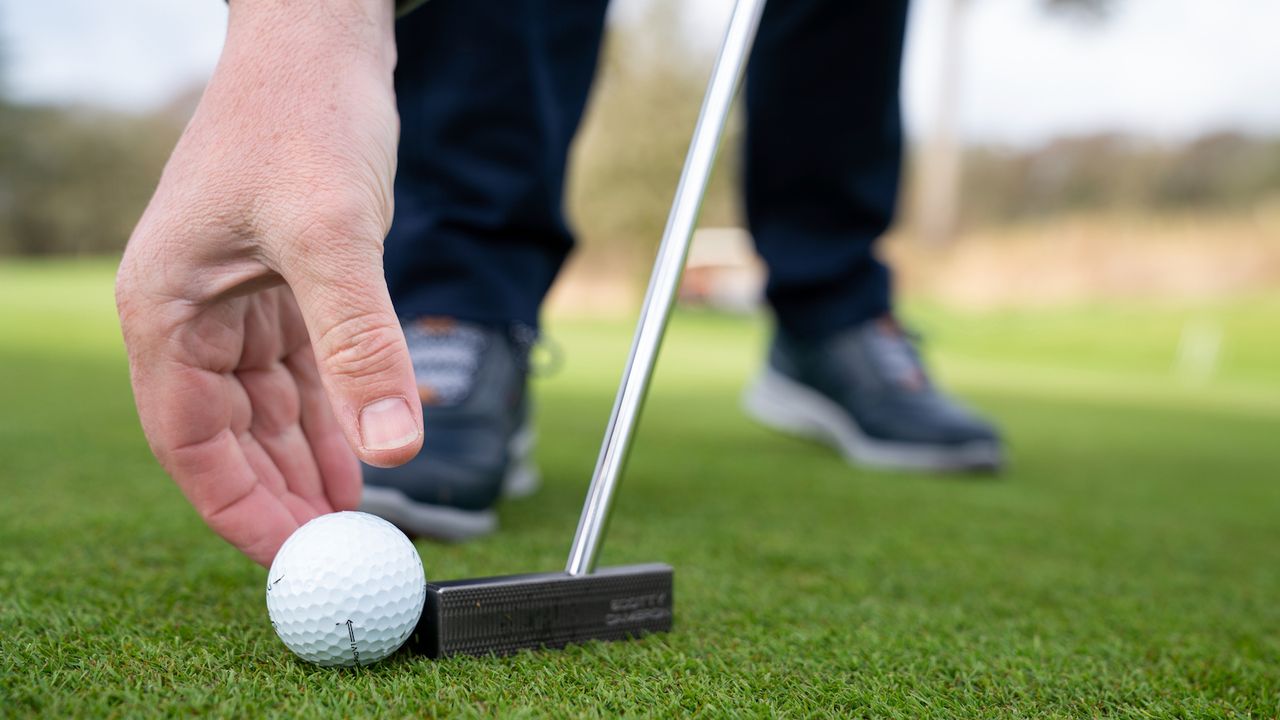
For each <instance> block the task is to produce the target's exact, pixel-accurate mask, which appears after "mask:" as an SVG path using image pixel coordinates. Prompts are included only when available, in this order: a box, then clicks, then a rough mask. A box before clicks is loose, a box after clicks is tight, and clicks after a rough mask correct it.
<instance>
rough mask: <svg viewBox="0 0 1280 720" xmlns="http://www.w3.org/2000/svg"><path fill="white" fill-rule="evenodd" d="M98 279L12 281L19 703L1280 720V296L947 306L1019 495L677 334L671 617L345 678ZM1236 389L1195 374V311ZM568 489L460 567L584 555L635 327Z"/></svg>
mask: <svg viewBox="0 0 1280 720" xmlns="http://www.w3.org/2000/svg"><path fill="white" fill-rule="evenodd" d="M110 282H111V280H110V268H109V267H107V266H106V265H103V264H95V263H88V264H67V263H63V264H58V265H16V264H9V265H0V308H3V310H0V400H2V401H3V406H2V408H3V409H2V410H0V458H2V460H3V462H2V463H0V477H2V478H3V492H4V499H3V501H2V502H0V547H3V551H0V623H2V624H3V628H4V630H3V633H0V715H26V714H36V713H38V714H42V715H47V716H54V717H57V716H67V715H86V716H95V717H98V716H110V715H116V716H128V717H133V716H138V715H147V714H156V715H189V714H194V713H201V714H204V713H210V714H219V715H228V716H239V717H244V716H257V715H282V716H312V715H321V714H323V715H330V716H342V717H346V716H353V715H364V714H382V715H394V716H408V715H457V714H469V715H504V716H505V715H556V716H563V715H595V716H614V715H657V716H667V715H686V714H690V715H706V716H729V715H735V716H736V715H744V714H745V715H755V716H760V715H794V716H828V715H842V716H876V717H890V716H892V717H924V716H931V717H992V716H1022V717H1051V716H1058V717H1082V716H1084V717H1088V716H1105V717H1160V716H1177V717H1209V716H1248V717H1276V716H1277V715H1278V714H1280V374H1278V373H1276V369H1277V368H1278V367H1280V332H1277V330H1278V329H1280V325H1278V324H1277V321H1276V318H1277V316H1278V314H1277V310H1278V309H1280V297H1275V296H1272V297H1263V298H1254V299H1250V300H1248V301H1244V300H1241V301H1234V302H1223V303H1219V304H1216V305H1214V306H1212V307H1199V308H1192V307H1181V306H1173V305H1157V304H1150V303H1148V304H1139V303H1133V304H1128V305H1125V306H1123V307H1120V306H1109V307H1099V308H1081V309H1072V310H1061V311H1036V312H1030V311H1027V312H1017V313H1014V312H1008V313H999V314H987V315H965V314H955V313H948V312H946V311H944V310H942V309H939V308H933V307H928V306H917V307H914V308H912V310H911V312H910V317H911V319H913V320H914V321H915V322H916V324H918V325H919V326H920V327H922V328H923V329H924V330H925V331H926V333H927V335H928V337H929V338H930V340H929V342H928V345H927V347H928V348H929V352H930V355H931V356H932V357H933V359H934V360H935V361H936V363H937V365H938V366H939V368H940V371H941V375H942V376H943V377H944V378H945V380H946V381H947V382H948V383H949V384H951V385H952V386H954V387H955V388H956V389H957V390H959V391H960V392H961V393H962V394H963V395H965V396H966V397H967V398H968V399H969V400H970V401H971V402H973V403H974V404H975V405H977V406H979V407H981V408H983V409H984V410H985V411H987V412H989V413H991V414H992V415H994V416H995V417H997V418H999V420H1000V421H1001V422H1002V423H1003V424H1004V426H1005V427H1006V428H1007V430H1008V434H1009V437H1010V444H1011V448H1012V463H1013V464H1012V469H1011V470H1010V471H1009V472H1008V473H1007V474H1006V475H1005V476H1003V477H1002V478H1000V479H998V480H981V479H955V478H952V479H939V478H932V477H927V476H921V475H893V474H886V473H875V472H867V471H861V470H853V469H850V468H849V467H847V466H846V465H844V464H843V463H842V462H841V461H840V460H838V459H837V458H835V457H834V456H833V455H831V454H830V453H828V452H826V451H824V450H822V449H820V448H817V447H814V446H811V445H809V444H806V443H803V442H800V441H796V440H792V439H789V438H785V437H781V436H777V435H774V434H770V433H768V432H766V431H764V430H761V429H759V428H757V427H755V426H753V425H752V424H750V423H749V422H747V421H746V420H745V419H743V417H742V416H741V415H740V413H739V412H738V410H737V400H736V395H737V393H738V391H739V388H740V386H741V385H742V383H743V381H744V379H745V378H746V377H747V376H748V375H749V373H750V371H751V370H752V368H753V366H754V364H755V362H756V360H757V355H758V349H759V347H760V345H761V343H762V341H763V324H762V323H761V322H759V321H746V320H737V319H726V318H720V317H715V316H710V315H702V314H695V313H686V314H682V315H681V316H680V317H678V318H677V321H676V322H675V324H674V326H673V328H672V332H671V335H670V337H669V339H668V342H667V346H666V349H665V355H664V359H663V362H662V366H661V368H660V369H659V372H658V375H657V378H656V385H655V389H654V393H653V397H652V399H651V402H650V403H649V407H648V410H647V413H646V417H645V421H644V426H643V430H642V432H641V433H640V436H639V440H638V445H637V448H636V451H635V453H634V455H633V459H632V463H631V467H630V470H629V473H628V477H627V479H626V483H625V485H624V489H623V491H622V493H621V495H620V505H619V508H618V512H617V513H616V515H615V519H614V523H613V527H612V534H611V536H610V538H609V542H608V544H607V548H606V551H605V561H606V562H607V563H610V564H613V563H626V562H632V561H649V560H661V561H666V562H669V563H671V564H673V565H675V566H676V568H677V590H678V592H677V598H678V601H677V605H678V608H677V625H676V630H675V632H674V633H672V634H670V635H665V636H655V637H651V638H648V639H646V640H643V641H640V642H632V643H623V644H593V645H588V646H583V647H576V648H571V649H569V650H567V651H564V652H541V653H525V654H521V655H519V656H516V657H512V658H500V659H499V658H490V659H460V660H451V661H447V662H431V661H427V660H423V659H418V658H414V657H408V656H404V655H403V654H402V655H398V656H396V657H395V658H394V659H393V660H391V661H389V662H386V663H383V664H381V665H378V666H374V667H372V668H367V669H362V670H358V671H331V670H323V669H318V668H314V667H311V666H308V665H306V664H304V663H302V662H299V661H296V660H295V659H293V657H292V656H291V655H290V654H289V653H288V651H287V650H286V649H285V648H284V647H283V645H281V644H280V643H279V642H278V641H277V640H276V638H275V636H274V634H273V633H272V630H271V626H270V625H269V624H268V622H267V617H266V612H265V607H264V602H263V597H262V587H263V578H264V571H263V570H261V569H260V568H258V567H257V566H255V565H252V564H251V563H249V562H248V561H247V560H244V559H243V558H241V557H239V556H238V555H237V554H236V553H235V552H234V551H233V550H231V549H230V548H229V547H227V546H225V545H223V544H222V543H221V542H220V541H219V540H217V539H216V538H215V537H214V536H213V535H212V534H211V533H209V532H208V531H207V530H205V528H204V527H203V526H202V525H201V524H200V522H199V520H198V519H197V518H196V516H195V514H194V513H193V512H192V511H191V510H190V509H189V508H188V507H186V505H185V504H184V502H183V500H182V498H181V496H180V495H179V493H178V492H177V490H176V489H175V488H174V487H173V486H172V485H171V484H170V483H169V482H168V480H166V478H165V477H164V475H163V473H162V472H161V471H160V469H159V468H158V467H157V466H156V464H155V463H154V461H153V460H152V459H151V458H150V455H149V454H148V451H147V448H146V445H145V444H144V442H143V439H142V437H141V434H140V432H139V430H138V428H137V424H136V420H135V418H134V416H133V409H132V403H131V399H130V395H129V388H128V381H127V377H126V372H125V365H124V361H123V358H122V352H121V348H120V341H119V338H118V332H117V331H116V330H115V328H114V324H113V323H114V315H113V311H112V309H111V301H110ZM1203 317H1211V318H1214V319H1215V320H1214V321H1215V322H1218V323H1220V324H1221V327H1222V328H1223V329H1224V330H1223V332H1224V338H1225V344H1224V346H1223V355H1222V362H1221V366H1220V368H1219V371H1218V373H1217V374H1216V375H1215V376H1214V377H1213V378H1211V379H1209V380H1207V381H1204V382H1200V383H1193V382H1188V381H1181V380H1179V376H1178V375H1177V374H1176V373H1175V372H1174V371H1173V369H1172V368H1173V362H1174V361H1173V359H1174V357H1175V352H1176V347H1177V344H1178V337H1179V333H1180V331H1181V328H1182V327H1183V324H1184V322H1186V321H1187V320H1188V319H1189V318H1203ZM550 332H551V334H552V335H554V336H556V337H557V338H558V339H559V341H560V342H561V344H562V345H563V346H564V349H565V353H566V362H565V365H564V367H563V369H562V371H561V372H560V373H559V374H557V375H555V376H553V377H550V378H547V379H542V380H539V381H538V383H537V392H538V397H539V400H540V406H539V418H538V420H539V427H540V431H541V438H542V446H541V450H540V460H541V463H542V466H543V469H544V472H545V475H546V486H545V488H544V490H543V491H542V492H541V493H540V494H539V495H538V496H536V497H535V498H532V499H529V500H526V501H522V502H518V503H512V504H508V505H507V506H505V507H504V508H503V510H502V513H501V514H502V522H503V526H504V531H503V532H502V533H500V534H498V535H497V536H494V537H492V538H489V539H486V540H484V541H482V542H478V543H475V544H472V545H467V546H462V547H440V546H433V545H425V544H424V545H422V546H420V547H421V550H422V553H423V559H424V563H425V566H426V568H427V573H428V575H429V576H430V577H433V578H452V577H470V576H476V575H486V574H495V573H506V572H520V571H531V570H555V569H557V568H559V567H561V565H562V562H563V555H564V553H565V551H566V550H567V545H568V541H569V535H570V533H571V532H572V529H573V526H574V523H575V518H576V515H577V512H578V509H579V505H580V502H581V497H582V493H583V490H584V488H585V483H586V481H587V478H588V476H589V474H590V471H591V468H592V465H593V463H594V460H595V453H596V449H597V443H598V441H599V435H600V432H601V429H602V427H603V424H604V421H605V418H606V415H607V412H608V409H609V405H610V403H611V401H612V393H613V388H614V384H615V382H616V380H617V376H618V373H619V371H620V365H621V361H622V359H623V357H624V356H625V353H626V348H627V344H628V342H629V328H628V327H627V324H626V323H625V322H617V323H607V322H585V321H577V322H561V323H553V324H551V326H550Z"/></svg>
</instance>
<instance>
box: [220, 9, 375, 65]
mask: <svg viewBox="0 0 1280 720" xmlns="http://www.w3.org/2000/svg"><path fill="white" fill-rule="evenodd" d="M229 6H230V14H229V19H228V23H227V39H226V44H225V47H224V50H223V56H224V60H225V59H228V58H227V56H228V55H231V56H233V57H232V59H234V57H235V56H238V55H242V54H248V55H251V56H257V57H261V56H263V55H268V56H270V57H271V58H272V61H273V62H279V63H282V64H285V65H294V66H297V65H300V64H308V65H321V66H323V65H326V64H331V63H339V64H343V65H346V64H349V63H353V62H354V63H358V64H366V63H367V64H369V66H370V67H372V68H373V69H376V70H379V71H384V72H385V73H387V76H388V77H390V73H391V72H392V71H393V70H394V69H395V63H396V51H395V30H394V27H395V7H396V2H395V0H234V1H233V2H230V3H229Z"/></svg>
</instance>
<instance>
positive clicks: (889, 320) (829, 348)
mask: <svg viewBox="0 0 1280 720" xmlns="http://www.w3.org/2000/svg"><path fill="white" fill-rule="evenodd" d="M906 18H907V2H906V0H873V1H869V2H849V1H848V0H786V1H781V0H780V1H778V2H774V3H772V4H771V5H769V6H768V8H767V9H766V10H765V16H764V18H763V20H762V22H761V28H760V38H759V42H758V44H757V46H756V48H755V52H754V55H753V56H752V59H751V66H750V69H749V76H748V80H747V149H746V198H747V216H748V219H749V221H750V225H751V231H752V233H753V235H754V236H755V239H756V245H757V248H758V250H759V251H760V254H761V255H762V256H763V257H764V259H765V261H766V263H767V264H768V266H769V285H768V288H767V291H766V292H767V296H768V299H769V302H770V304H771V305H772V307H773V310H774V314H775V317H776V320H777V326H778V327H777V330H776V333H775V336H774V340H773V345H772V347H771V349H770V352H769V359H768V362H767V365H766V368H765V370H764V372H763V373H762V375H761V377H760V379H759V380H758V381H757V382H756V383H755V385H754V386H753V387H752V388H751V389H750V390H749V391H748V393H747V395H746V398H745V404H746V408H747V410H748V411H749V412H750V413H751V414H752V415H754V416H755V417H756V418H757V419H758V420H760V421H761V422H763V423H765V424H767V425H769V426H771V427H774V428H777V429H779V430H783V431H785V432H790V433H793V434H797V435H802V436H806V437H811V438H814V439H818V440H821V441H823V442H826V443H829V444H831V445H834V446H835V447H836V448H838V449H839V450H840V451H841V452H843V453H844V455H845V456H846V457H847V458H848V459H849V460H851V461H853V462H857V463H861V464H867V465H874V466H878V467H889V468H915V469H930V470H973V469H992V468H996V467H999V465H1000V464H1001V462H1002V449H1001V444H1000V439H999V436H998V434H997V433H996V431H995V429H994V428H993V427H992V426H991V425H990V424H989V423H987V422H986V421H984V420H983V419H982V418H981V417H979V416H977V415H976V414H974V413H972V412H971V411H969V410H967V409H965V408H964V407H963V406H962V405H960V404H959V403H956V402H955V401H953V400H952V399H951V398H949V397H948V396H947V395H946V394H945V393H943V392H942V391H941V390H939V389H938V388H937V387H936V386H935V385H934V384H933V383H932V382H931V381H930V380H929V376H928V373H927V371H926V369H925V367H924V364H923V363H922V362H921V359H920V356H919V353H918V352H917V351H916V348H915V344H914V342H913V340H912V338H911V337H910V336H909V335H908V334H907V333H905V332H903V331H902V328H901V327H900V326H899V325H898V323H897V321H896V320H894V319H893V317H892V298H891V287H890V274H889V269H888V268H887V267H886V266H885V265H883V264H882V263H881V262H880V261H879V260H878V259H877V258H876V257H875V253H874V250H875V244H876V241H877V240H878V239H879V238H880V236H881V235H882V234H883V233H884V232H885V230H887V229H888V227H889V224H890V223H891V221H892V220H893V214H894V210H895V205H896V202H897V196H898V182H899V169H900V166H901V158H902V118H901V112H900V110H899V101H898V86H899V80H900V75H901V70H900V66H901V62H902V45H903V36H904V33H905V29H906Z"/></svg>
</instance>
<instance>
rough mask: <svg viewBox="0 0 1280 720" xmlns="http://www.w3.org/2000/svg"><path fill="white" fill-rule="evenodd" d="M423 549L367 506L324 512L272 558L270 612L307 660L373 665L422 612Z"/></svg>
mask: <svg viewBox="0 0 1280 720" xmlns="http://www.w3.org/2000/svg"><path fill="white" fill-rule="evenodd" d="M426 593H427V589H426V580H425V576H424V575H423V572H422V558H420V557H419V556H418V551H417V549H416V548H414V547H413V543H411V542H409V538H407V537H405V536H404V533H402V532H400V530H399V529H397V528H396V527H395V526H394V525H392V524H391V523H389V522H387V521H386V520H383V519H382V518H379V517H375V516H373V515H369V514H366V513H360V512H339V513H333V514H331V515H322V516H320V517H318V518H316V519H314V520H312V521H311V522H309V523H307V524H306V525H303V526H302V527H300V528H298V529H297V530H296V531H295V532H294V533H293V534H292V535H290V536H289V539H288V540H286V541H285V543H284V546H283V547H281V548H280V552H279V554H277V555H276V559H275V561H274V562H272V563H271V570H270V572H269V573H268V574H267V613H268V614H269V615H270V616H271V625H272V627H274V628H275V629H276V634H277V635H279V636H280V639H281V640H283V641H284V644H285V645H287V646H289V649H290V650H292V651H294V652H295V653H297V654H298V656H299V657H301V658H302V659H304V660H309V661H311V662H313V663H317V664H319V665H325V666H331V667H332V666H344V667H346V666H352V665H369V664H370V663H375V662H377V661H379V660H381V659H383V658H385V657H387V656H388V655H390V654H391V653H393V652H395V651H396V650H397V649H399V647H400V646H401V645H403V644H404V641H405V640H407V639H409V635H410V633H412V632H413V628H414V626H415V625H417V623H418V617H419V616H421V615H422V603H423V601H424V600H425V599H426Z"/></svg>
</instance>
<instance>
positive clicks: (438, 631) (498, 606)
mask: <svg viewBox="0 0 1280 720" xmlns="http://www.w3.org/2000/svg"><path fill="white" fill-rule="evenodd" d="M764 3H765V0H738V2H737V4H736V5H735V6H734V10H733V15H732V17H731V19H730V21H729V29H728V31H727V32H726V34H725V39H724V44H723V45H722V46H721V49H720V53H719V56H718V57H717V59H716V64H715V69H714V70H712V73H711V80H710V83H709V85H708V87H707V94H706V98H705V99H704V100H703V104H702V110H701V112H700V114H699V116H698V123H697V125H696V127H695V128H694V132H693V140H692V142H691V143H690V145H689V153H688V156H687V157H686V158H685V164H684V170H683V171H682V173H681V175H680V184H679V185H678V186H677V188H676V194H675V200H674V202H673V203H672V207H671V214H670V216H669V217H668V219H667V226H666V230H665V231H664V232H663V235H662V243H661V245H659V247H658V256H657V259H656V261H655V263H654V268H653V274H652V276H651V277H650V279H649V289H648V291H647V292H646V293H645V299H644V304H643V305H642V306H641V310H640V319H639V322H638V324H637V327H636V334H635V339H634V340H633V341H632V345H631V355H630V357H629V358H628V359H627V366H626V370H624V371H623V374H622V383H621V387H619V389H618V396H617V398H616V400H614V404H613V413H612V414H611V416H610V418H609V425H608V427H607V428H606V430H605V435H604V443H603V444H602V446H601V448H600V457H599V459H598V460H597V461H596V468H595V473H594V474H593V476H592V478H591V486H590V488H589V489H588V490H587V499H586V502H585V504H584V505H583V508H582V517H581V518H580V519H579V520H578V530H577V533H576V534H575V535H574V538H573V546H572V548H571V549H570V550H569V561H568V564H567V565H566V567H565V569H564V572H561V573H535V574H529V575H508V576H503V577H490V578H479V579H474V580H450V581H447V582H440V583H428V584H427V600H426V605H425V607H424V608H423V610H422V619H421V620H420V621H419V622H418V627H417V629H416V632H415V634H414V646H415V648H416V649H417V651H418V652H421V653H423V654H425V655H427V656H428V657H433V658H441V657H448V656H451V655H490V654H493V655H504V654H509V653H513V652H516V651H518V650H523V649H526V648H560V647H564V646H566V645H569V644H572V643H580V642H586V641H589V640H622V639H626V638H634V637H640V636H642V635H646V634H648V633H653V632H665V631H667V630H670V629H671V623H672V619H673V613H672V611H673V607H674V595H673V590H674V588H673V573H672V569H671V566H669V565H664V564H660V563H653V564H646V565H627V566H622V567H610V568H602V569H599V570H597V569H596V559H597V557H598V556H599V554H600V546H601V543H602V542H603V540H604V534H605V529H606V526H607V524H608V520H609V510H610V507H611V505H612V501H613V496H614V492H615V491H616V490H617V487H618V479H619V477H620V476H621V474H622V470H623V466H624V465H625V464H626V460H627V453H628V451H629V450H630V449H631V441H632V436H633V434H634V431H635V428H636V423H637V421H638V420H639V417H640V411H641V409H642V407H643V405H644V400H645V395H646V393H647V390H648V387H649V380H650V378H651V377H652V375H653V368H654V364H655V362H656V361H657V357H658V350H659V348H660V346H661V345H662V336H663V334H664V333H665V331H666V327H667V319H668V317H669V316H670V314H671V308H672V306H673V305H674V303H675V297H676V291H677V290H678V288H679V285H680V276H681V275H682V274H683V271H684V264H685V258H686V256H687V255H688V252H689V242H690V239H691V238H692V236H693V230H694V225H695V224H696V222H697V219H698V212H699V210H700V209H701V206H702V199H703V196H704V195H705V193H706V189H707V181H708V180H709V179H710V176H711V170H712V167H713V165H714V164H715V158H716V152H717V150H718V149H719V145H720V138H721V136H722V135H723V133H724V126H725V122H726V121H727V120H728V117H729V110H730V108H731V107H732V105H733V98H734V95H735V94H736V93H737V89H738V85H739V83H740V81H741V79H742V74H743V70H744V68H745V66H746V63H747V57H748V56H749V55H750V53H751V47H752V43H753V42H754V40H755V34H756V28H757V27H758V26H759V24H760V16H761V14H762V13H763V11H764Z"/></svg>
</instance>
